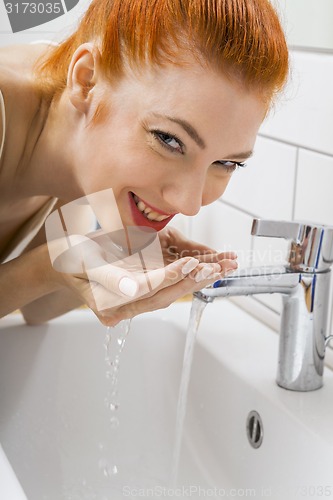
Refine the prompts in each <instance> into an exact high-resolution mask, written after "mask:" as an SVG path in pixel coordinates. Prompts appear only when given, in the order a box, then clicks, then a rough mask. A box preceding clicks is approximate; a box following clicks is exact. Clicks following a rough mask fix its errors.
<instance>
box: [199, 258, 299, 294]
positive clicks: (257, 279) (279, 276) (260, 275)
mask: <svg viewBox="0 0 333 500" xmlns="http://www.w3.org/2000/svg"><path fill="white" fill-rule="evenodd" d="M299 279H300V278H299V273H298V272H296V273H295V272H289V271H288V268H286V267H281V268H276V267H274V268H272V267H261V268H258V269H254V268H248V269H242V270H241V271H240V272H238V273H237V274H236V273H233V275H232V276H229V277H228V278H224V279H222V280H218V281H216V282H215V283H214V284H213V285H211V286H208V287H206V288H203V289H202V290H200V291H199V292H195V294H194V295H195V296H196V297H198V298H200V299H201V300H204V301H205V302H212V301H213V300H214V299H215V298H217V297H235V296H237V295H258V294H261V293H282V294H290V293H292V290H293V289H294V288H295V287H296V286H297V285H298V283H299Z"/></svg>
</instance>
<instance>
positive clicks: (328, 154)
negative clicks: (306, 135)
mask: <svg viewBox="0 0 333 500" xmlns="http://www.w3.org/2000/svg"><path fill="white" fill-rule="evenodd" d="M258 137H262V138H263V139H270V140H271V141H274V142H278V143H281V144H286V145H287V146H292V147H294V148H299V149H304V150H305V151H310V152H311V153H316V154H320V155H324V156H328V157H329V158H333V154H331V153H326V152H323V151H320V150H319V149H314V148H310V147H308V146H303V145H302V144H297V143H296V142H291V141H287V140H285V139H279V138H277V137H273V136H272V135H269V134H265V133H262V132H259V133H258Z"/></svg>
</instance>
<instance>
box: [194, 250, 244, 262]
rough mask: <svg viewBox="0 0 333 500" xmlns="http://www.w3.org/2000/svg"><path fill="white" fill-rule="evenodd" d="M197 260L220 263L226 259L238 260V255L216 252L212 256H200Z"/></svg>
mask: <svg viewBox="0 0 333 500" xmlns="http://www.w3.org/2000/svg"><path fill="white" fill-rule="evenodd" d="M197 259H198V260H200V262H220V261H221V260H224V259H230V260H236V259H237V254H236V253H235V252H215V253H210V254H207V253H206V254H203V255H198V256H197Z"/></svg>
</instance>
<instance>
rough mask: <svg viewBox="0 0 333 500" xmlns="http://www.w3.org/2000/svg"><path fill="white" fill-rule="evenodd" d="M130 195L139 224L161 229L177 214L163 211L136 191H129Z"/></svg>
mask: <svg viewBox="0 0 333 500" xmlns="http://www.w3.org/2000/svg"><path fill="white" fill-rule="evenodd" d="M128 195H129V201H130V207H131V213H132V217H133V220H134V223H135V225H137V226H147V227H151V228H153V229H155V230H156V231H160V230H161V229H163V228H164V227H165V226H166V225H167V224H168V223H169V222H170V220H171V219H172V218H173V217H174V216H175V215H176V214H171V215H170V214H167V213H165V212H162V211H161V210H160V209H158V208H156V207H154V206H152V205H150V204H148V203H147V202H146V201H144V200H142V199H141V198H139V197H138V196H137V195H136V194H135V193H132V192H129V193H128Z"/></svg>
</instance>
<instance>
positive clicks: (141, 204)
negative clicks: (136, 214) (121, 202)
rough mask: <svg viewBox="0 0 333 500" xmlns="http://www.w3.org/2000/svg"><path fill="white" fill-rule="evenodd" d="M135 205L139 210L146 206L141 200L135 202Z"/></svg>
mask: <svg viewBox="0 0 333 500" xmlns="http://www.w3.org/2000/svg"><path fill="white" fill-rule="evenodd" d="M136 206H137V207H138V209H139V210H141V212H143V211H144V209H145V208H146V205H145V204H144V203H143V201H139V203H137V204H136Z"/></svg>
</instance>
